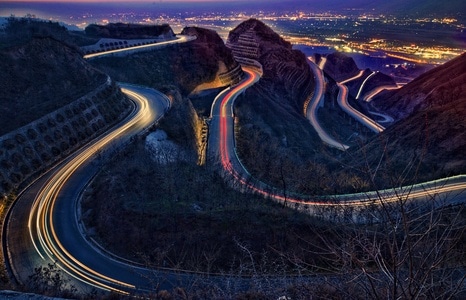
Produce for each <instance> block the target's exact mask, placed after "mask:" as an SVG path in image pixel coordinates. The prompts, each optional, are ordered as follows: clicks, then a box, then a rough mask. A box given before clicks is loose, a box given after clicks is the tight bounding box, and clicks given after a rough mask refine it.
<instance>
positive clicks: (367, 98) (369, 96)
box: [363, 85, 401, 102]
mask: <svg viewBox="0 0 466 300" xmlns="http://www.w3.org/2000/svg"><path fill="white" fill-rule="evenodd" d="M399 88H401V86H398V85H397V86H392V85H383V86H379V87H376V88H375V89H373V90H372V91H370V92H369V93H367V94H366V95H365V96H364V98H363V100H364V101H365V102H370V101H372V98H374V97H375V96H376V95H377V94H379V93H380V92H382V91H385V90H387V91H390V90H398V89H399Z"/></svg>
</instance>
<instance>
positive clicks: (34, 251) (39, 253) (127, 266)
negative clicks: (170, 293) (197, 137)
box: [3, 64, 466, 294]
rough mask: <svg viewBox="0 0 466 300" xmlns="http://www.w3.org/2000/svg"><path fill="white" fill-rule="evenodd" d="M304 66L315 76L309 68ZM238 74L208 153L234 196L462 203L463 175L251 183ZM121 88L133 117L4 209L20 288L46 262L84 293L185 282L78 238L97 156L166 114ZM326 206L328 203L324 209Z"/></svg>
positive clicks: (218, 111) (353, 203) (250, 74)
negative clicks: (338, 186)
mask: <svg viewBox="0 0 466 300" xmlns="http://www.w3.org/2000/svg"><path fill="white" fill-rule="evenodd" d="M310 65H311V68H316V70H318V69H317V66H315V65H314V64H310ZM244 71H245V78H244V80H243V81H241V82H240V83H239V84H238V85H236V86H232V87H230V88H227V89H225V90H224V91H222V92H221V93H220V94H219V95H218V96H217V98H216V99H215V101H214V104H213V105H212V110H211V121H210V129H209V148H208V153H209V155H210V156H211V157H216V158H218V161H219V163H220V165H221V166H222V168H223V169H224V170H225V174H226V175H228V176H232V177H233V178H234V180H235V181H236V183H238V185H236V187H237V188H238V189H240V190H242V191H249V192H254V193H257V194H260V195H263V196H264V197H267V198H270V199H273V200H275V201H277V202H280V203H283V204H285V205H287V206H289V207H293V208H295V209H299V210H302V211H306V212H308V213H314V214H315V213H316V208H319V207H352V208H357V207H366V206H367V205H377V203H379V201H380V200H381V198H382V200H383V201H384V202H385V203H386V202H393V201H397V200H398V199H399V197H400V195H407V194H409V197H410V198H413V199H414V198H416V199H423V200H426V201H430V199H431V197H430V196H431V195H433V194H442V195H446V196H448V197H450V198H449V199H453V200H448V201H449V202H447V203H448V204H455V203H463V202H464V201H465V193H464V191H465V190H466V176H464V175H461V176H455V177H451V178H445V179H440V180H436V181H432V182H427V183H421V184H417V185H412V186H408V187H401V188H393V189H387V190H383V191H374V192H367V193H358V194H349V195H333V196H325V197H312V198H311V197H307V196H303V195H295V194H287V193H286V192H285V191H281V190H280V189H276V188H274V187H270V186H268V185H266V184H265V183H262V182H260V181H258V180H255V179H254V178H253V177H252V176H251V175H250V174H249V173H248V171H247V170H246V168H245V167H244V166H243V165H242V164H241V161H240V160H239V159H238V156H237V154H236V149H235V136H234V132H235V131H234V114H233V105H234V102H235V99H236V98H237V97H238V95H240V94H241V93H242V92H244V90H246V89H247V88H248V87H250V86H251V85H253V84H254V83H255V82H256V81H258V80H259V74H258V73H256V72H254V71H253V70H249V69H247V68H245V69H244ZM315 72H316V71H315ZM316 73H318V72H316ZM316 77H318V80H321V81H320V82H319V83H318V87H317V90H316V93H315V95H314V100H313V101H311V102H312V103H311V108H310V110H311V111H310V112H308V113H309V114H310V116H311V117H310V119H315V118H316V116H315V114H316V113H315V110H316V107H317V105H318V103H319V101H320V99H321V97H322V93H323V78H322V74H321V73H320V75H318V76H316ZM122 88H123V91H124V92H125V93H126V94H127V95H128V96H129V97H130V98H132V99H133V101H134V102H135V103H136V106H137V109H135V111H134V112H133V114H131V116H130V117H128V118H126V119H125V120H124V121H123V122H121V123H120V124H119V125H118V126H115V127H114V128H113V129H112V130H111V131H109V132H108V133H107V134H105V135H104V136H103V137H101V138H99V139H98V140H95V141H93V142H92V143H90V144H88V145H87V146H86V147H84V148H83V149H81V150H80V151H78V152H77V153H75V154H74V155H72V156H71V157H70V158H69V159H67V160H66V161H64V162H63V163H62V164H61V165H60V166H58V167H57V168H55V169H54V170H52V171H51V172H49V173H48V175H47V176H44V177H42V178H41V179H39V180H38V181H36V182H35V183H34V184H32V185H31V186H30V187H29V188H28V189H27V190H26V191H25V192H23V193H22V194H21V195H20V197H19V198H18V200H17V201H16V203H15V205H14V207H13V208H12V209H11V210H10V213H9V215H8V218H7V224H6V227H5V228H6V236H5V238H4V245H3V246H4V250H6V253H7V258H8V262H9V263H10V266H11V270H12V271H13V273H14V276H15V278H17V279H18V280H19V281H21V282H23V283H25V282H27V279H28V276H29V275H30V274H31V273H32V272H33V271H34V268H36V267H38V266H42V265H45V264H47V263H57V265H58V266H59V267H60V268H61V269H62V270H64V272H66V273H67V274H68V275H69V276H70V278H73V279H75V281H74V282H81V283H82V285H81V286H80V288H81V289H82V290H83V291H85V290H86V289H89V287H95V288H99V289H104V290H109V291H115V292H118V293H123V294H127V293H137V292H140V291H149V290H154V289H155V288H156V287H161V286H164V284H166V285H167V286H168V285H170V286H176V285H177V282H185V280H189V278H190V276H191V275H189V274H177V273H175V272H172V271H169V270H166V271H161V270H152V269H148V268H144V267H141V266H137V265H135V264H133V263H131V262H128V261H124V260H122V259H119V258H117V257H113V256H112V255H110V254H109V253H107V252H105V250H103V249H100V248H98V247H97V246H96V244H95V243H92V242H89V241H88V240H87V239H86V237H85V235H83V231H84V229H83V227H82V224H81V223H80V221H79V217H78V214H77V213H76V212H77V210H78V209H79V208H78V204H77V199H78V198H79V195H80V193H81V192H82V190H83V188H84V187H85V186H86V184H87V183H88V182H89V180H90V179H91V178H92V177H93V176H94V174H95V173H96V172H97V170H98V168H99V165H98V164H96V163H94V161H95V158H96V154H98V153H99V152H100V151H102V149H108V148H109V147H111V146H112V145H113V146H118V145H120V144H124V143H126V142H127V141H128V140H129V139H131V137H132V136H134V135H136V134H138V132H140V131H142V130H144V129H145V128H147V127H148V126H149V125H150V124H152V123H154V122H155V121H156V120H157V119H158V118H160V117H161V116H162V115H163V114H164V113H165V111H166V110H167V109H168V107H169V100H168V99H167V98H166V97H165V96H163V95H161V94H160V93H158V92H156V91H154V90H151V89H147V88H143V87H136V86H130V85H124V84H122ZM317 125H318V124H317ZM313 126H314V124H313ZM315 128H316V127H315ZM322 132H323V131H322ZM319 136H320V134H319ZM334 147H340V148H342V149H346V148H345V147H347V146H345V145H342V144H341V143H338V142H337V143H335V144H334ZM329 199H332V200H333V201H331V202H330V203H329ZM322 217H326V216H325V215H322Z"/></svg>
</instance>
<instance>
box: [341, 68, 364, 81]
mask: <svg viewBox="0 0 466 300" xmlns="http://www.w3.org/2000/svg"><path fill="white" fill-rule="evenodd" d="M362 75H364V70H361V71H359V73H358V75H356V76H353V77H351V78H348V79H345V80H343V81H340V83H341V84H346V83H348V82H350V81H353V80H356V79H358V78H361V77H362Z"/></svg>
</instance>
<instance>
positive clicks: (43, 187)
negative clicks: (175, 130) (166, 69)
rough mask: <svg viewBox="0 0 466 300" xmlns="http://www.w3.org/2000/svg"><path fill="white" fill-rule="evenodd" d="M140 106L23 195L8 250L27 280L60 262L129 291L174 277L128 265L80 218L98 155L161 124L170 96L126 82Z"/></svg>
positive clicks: (78, 274)
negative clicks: (96, 240)
mask: <svg viewBox="0 0 466 300" xmlns="http://www.w3.org/2000/svg"><path fill="white" fill-rule="evenodd" d="M121 86H122V91H123V92H124V93H126V94H127V95H128V96H129V97H130V98H131V99H132V100H133V101H134V103H135V104H136V108H137V109H135V110H134V112H133V113H132V114H131V115H130V116H129V117H128V118H126V119H125V120H124V121H123V122H121V123H120V124H118V126H115V127H113V129H112V130H111V131H109V132H108V133H106V134H105V135H104V136H102V137H100V138H99V139H97V140H95V141H93V142H91V143H89V144H88V145H87V146H86V147H84V148H83V149H81V150H80V151H78V152H77V153H75V154H74V155H72V156H71V157H70V158H68V159H67V160H66V161H65V162H63V163H62V164H61V165H60V166H58V167H57V168H55V169H54V170H52V171H51V172H49V175H47V176H44V177H42V178H41V179H40V180H38V181H37V182H35V183H34V184H32V185H31V186H30V187H29V188H28V189H27V190H26V191H25V192H24V193H22V194H21V195H20V197H19V198H18V199H17V201H16V203H15V205H14V207H13V208H12V209H11V210H10V215H9V217H8V219H7V225H6V226H7V227H6V228H7V229H6V230H7V235H6V239H5V240H4V249H7V253H8V261H9V262H10V266H11V270H12V271H13V273H14V276H15V277H16V278H17V280H18V281H20V282H22V283H27V280H28V276H29V275H31V274H32V272H33V270H34V268H36V267H38V266H41V265H45V264H47V263H57V264H58V266H59V267H60V268H61V269H62V270H64V271H65V272H66V273H67V274H68V275H69V276H71V278H74V279H76V282H82V283H85V285H84V286H83V289H86V288H85V286H90V287H95V288H101V289H104V290H109V291H115V292H119V293H127V292H128V291H134V290H150V289H151V288H152V287H153V286H154V282H156V281H157V282H158V283H160V282H161V281H162V280H168V278H169V279H170V280H174V278H170V277H169V276H168V277H167V276H165V275H166V274H164V276H157V274H155V273H154V272H153V271H150V270H146V269H143V268H139V267H137V266H131V265H128V264H126V263H122V262H120V261H118V260H115V259H113V258H112V257H110V256H108V255H106V254H105V253H103V252H102V251H100V250H99V249H97V248H96V247H95V245H94V244H93V243H89V242H88V241H87V240H86V239H85V238H84V236H83V234H82V231H83V229H82V224H80V222H78V217H77V214H76V212H77V199H78V198H79V195H80V193H81V191H82V190H83V189H84V187H85V186H86V184H87V183H88V182H89V180H90V179H91V178H92V177H93V176H94V174H96V173H97V171H98V169H99V166H98V164H96V163H93V161H94V160H95V159H96V157H95V156H96V154H99V153H100V152H101V151H102V150H104V149H108V148H110V147H118V146H119V145H121V144H124V143H127V142H128V141H129V140H130V139H131V137H133V136H134V135H136V134H138V133H140V132H141V131H143V130H144V129H145V128H147V127H148V126H149V125H151V124H153V123H154V122H156V121H157V120H158V119H159V118H160V117H161V116H163V114H164V113H165V112H166V111H167V109H168V108H169V107H170V101H169V99H168V98H167V97H166V96H165V95H163V94H161V93H159V92H158V91H155V90H153V89H149V88H143V87H137V86H132V85H126V84H121Z"/></svg>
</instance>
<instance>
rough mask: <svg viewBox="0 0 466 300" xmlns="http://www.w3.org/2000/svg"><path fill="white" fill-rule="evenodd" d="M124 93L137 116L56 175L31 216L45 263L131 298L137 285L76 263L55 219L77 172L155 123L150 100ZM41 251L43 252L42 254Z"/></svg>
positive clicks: (79, 278)
mask: <svg viewBox="0 0 466 300" xmlns="http://www.w3.org/2000/svg"><path fill="white" fill-rule="evenodd" d="M122 91H123V92H124V93H126V94H127V95H128V96H130V97H131V98H132V99H133V100H134V101H135V102H136V103H137V106H138V107H139V110H138V111H137V113H136V114H135V115H134V116H133V117H131V118H130V119H129V120H127V121H126V123H125V124H124V125H123V126H121V127H118V128H117V129H115V130H113V131H112V132H110V133H108V134H107V135H105V136H104V137H102V138H101V139H99V140H98V141H96V142H95V143H93V144H92V145H90V146H88V147H87V148H85V149H83V150H82V151H80V152H79V153H78V154H77V155H75V156H74V157H73V158H72V159H70V160H69V161H68V162H66V163H65V164H64V165H63V166H62V167H61V168H60V169H59V170H58V171H57V172H56V173H55V174H54V176H53V177H52V178H51V179H50V180H49V181H48V182H47V183H46V185H45V186H44V187H43V188H42V189H41V191H40V192H39V193H38V195H37V197H36V199H35V201H34V204H33V209H32V210H31V212H30V215H29V220H28V227H29V234H30V236H31V240H32V243H33V244H34V248H35V249H36V251H37V252H38V253H39V255H40V256H41V257H42V259H46V258H48V259H49V260H51V261H57V262H58V263H59V266H60V267H61V268H62V269H63V270H64V271H65V272H66V273H68V274H69V275H70V276H72V277H74V278H76V279H77V280H80V281H82V282H84V283H86V284H89V285H91V286H94V287H97V288H101V289H104V290H108V291H114V292H118V293H121V294H128V292H127V291H125V290H123V289H122V288H124V289H135V286H134V285H132V284H128V283H125V282H122V281H119V280H116V279H113V278H111V277H109V276H106V275H104V274H102V273H99V272H97V271H95V270H93V269H92V268H90V267H88V266H86V265H85V264H83V263H82V262H80V261H79V260H78V259H76V258H75V257H74V256H73V255H72V254H71V253H70V252H69V251H68V250H67V249H66V248H65V247H64V246H63V245H62V243H61V242H60V240H59V238H58V236H57V233H56V231H55V227H54V219H53V216H54V208H55V202H56V200H57V197H58V194H59V193H60V191H61V189H62V188H63V186H64V184H65V183H66V182H67V181H68V180H69V179H70V177H71V176H72V175H73V174H74V172H76V170H77V169H79V168H80V167H81V166H82V165H83V164H85V163H87V162H88V161H89V160H90V159H91V158H92V157H93V156H94V155H95V154H96V153H97V152H98V151H100V150H101V149H103V148H104V147H105V146H106V145H108V144H109V143H110V142H111V141H113V140H115V139H117V138H119V137H121V136H124V135H125V134H127V132H128V131H129V130H130V129H131V128H133V127H134V126H137V127H138V128H144V127H146V126H148V125H150V124H152V122H153V121H154V115H155V114H154V112H152V111H151V110H150V108H149V105H148V100H147V98H145V97H144V96H142V95H139V94H137V93H135V92H133V91H130V90H128V89H122ZM35 235H37V240H38V241H39V244H37V242H36V238H35ZM39 249H42V251H41V250H39Z"/></svg>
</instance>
